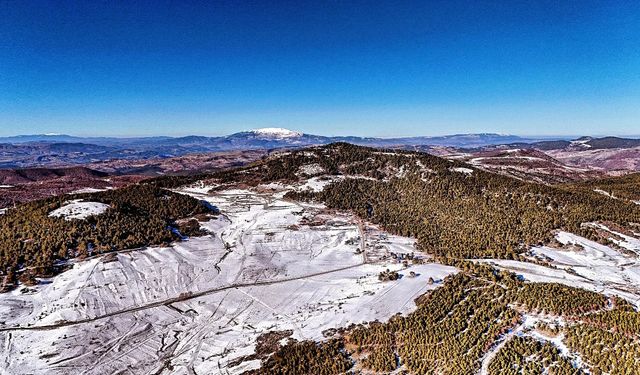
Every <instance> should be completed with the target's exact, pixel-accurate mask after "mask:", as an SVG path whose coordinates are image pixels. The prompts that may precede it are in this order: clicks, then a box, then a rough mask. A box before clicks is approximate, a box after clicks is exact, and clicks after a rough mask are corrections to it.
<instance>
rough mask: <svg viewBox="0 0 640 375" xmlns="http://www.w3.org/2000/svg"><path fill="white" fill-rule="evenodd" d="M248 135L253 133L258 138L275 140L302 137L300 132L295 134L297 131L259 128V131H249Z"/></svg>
mask: <svg viewBox="0 0 640 375" xmlns="http://www.w3.org/2000/svg"><path fill="white" fill-rule="evenodd" d="M250 133H253V134H255V135H257V136H259V137H264V138H276V139H284V138H296V137H301V136H302V133H301V132H297V131H293V130H289V129H285V128H260V129H253V130H251V131H250Z"/></svg>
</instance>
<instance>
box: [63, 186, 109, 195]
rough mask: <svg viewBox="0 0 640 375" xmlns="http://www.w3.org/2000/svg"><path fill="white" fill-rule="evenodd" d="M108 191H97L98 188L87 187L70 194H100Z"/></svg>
mask: <svg viewBox="0 0 640 375" xmlns="http://www.w3.org/2000/svg"><path fill="white" fill-rule="evenodd" d="M106 190H108V189H97V188H91V187H86V188H82V189H78V190H74V191H72V192H70V193H69V194H87V193H99V192H101V191H106Z"/></svg>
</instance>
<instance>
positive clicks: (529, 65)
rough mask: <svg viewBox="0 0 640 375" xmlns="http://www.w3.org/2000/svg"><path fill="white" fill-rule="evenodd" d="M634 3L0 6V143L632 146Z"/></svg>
mask: <svg viewBox="0 0 640 375" xmlns="http://www.w3.org/2000/svg"><path fill="white" fill-rule="evenodd" d="M639 46H640V2H638V1H598V2H595V1H528V2H525V1H445V0H442V1H415V2H413V1H389V2H384V1H379V2H378V1H308V2H305V1H290V2H288V1H229V2H225V1H213V2H204V1H203V2H197V1H153V2H144V1H86V2H82V1H68V2H67V1H38V0H34V1H17V0H16V1H13V0H4V1H0V134H1V135H11V134H26V133H48V132H56V133H68V134H75V135H117V136H127V135H185V134H202V135H221V134H228V133H232V132H235V131H239V130H246V129H251V128H258V127H271V126H279V127H287V128H291V129H296V130H302V131H304V132H307V133H315V134H326V135H370V136H408V135H439V134H451V133H472V132H500V133H512V134H522V135H558V134H570V135H577V134H590V135H603V134H618V135H638V134H640V47H639Z"/></svg>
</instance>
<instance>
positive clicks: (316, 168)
mask: <svg viewBox="0 0 640 375" xmlns="http://www.w3.org/2000/svg"><path fill="white" fill-rule="evenodd" d="M298 173H299V174H303V175H307V176H316V175H319V174H322V173H324V168H322V167H321V166H320V165H319V164H307V165H303V166H301V167H300V169H299V171H298Z"/></svg>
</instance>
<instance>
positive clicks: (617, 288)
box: [481, 224, 640, 307]
mask: <svg viewBox="0 0 640 375" xmlns="http://www.w3.org/2000/svg"><path fill="white" fill-rule="evenodd" d="M591 225H596V224H591ZM599 227H600V228H603V229H605V228H606V230H608V231H609V232H611V233H612V235H618V236H620V237H621V238H622V240H615V239H613V238H612V239H613V240H614V241H616V242H618V244H619V246H621V247H623V248H625V249H627V250H629V252H628V253H623V252H621V251H620V250H617V249H613V248H611V247H609V246H605V245H602V244H599V243H597V242H594V241H591V240H588V239H586V238H583V237H580V236H578V235H575V234H572V233H568V232H562V231H561V232H559V233H558V234H557V235H556V239H557V240H558V241H559V242H561V243H562V244H565V245H570V244H577V245H579V246H581V247H582V249H555V248H551V247H547V246H541V247H534V248H532V250H531V252H532V254H533V255H534V256H536V257H539V258H541V259H544V260H546V261H548V262H549V263H550V264H551V265H552V266H553V268H551V267H546V266H543V265H538V264H533V263H529V262H520V261H513V260H498V259H486V260H481V261H484V262H489V263H493V264H495V265H497V266H499V267H500V268H504V269H507V270H510V271H513V272H515V273H516V274H519V275H521V276H522V277H524V278H525V279H526V280H529V281H534V282H557V283H560V284H565V285H569V286H575V287H578V288H583V289H588V290H592V291H595V292H599V293H604V294H606V295H617V296H620V297H622V298H624V299H626V300H628V301H629V302H631V303H633V304H635V305H636V306H638V307H640V258H639V257H638V254H640V240H638V239H637V238H633V237H630V236H626V235H624V234H622V233H618V232H615V231H613V230H611V229H609V228H607V227H605V226H603V225H599Z"/></svg>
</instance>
